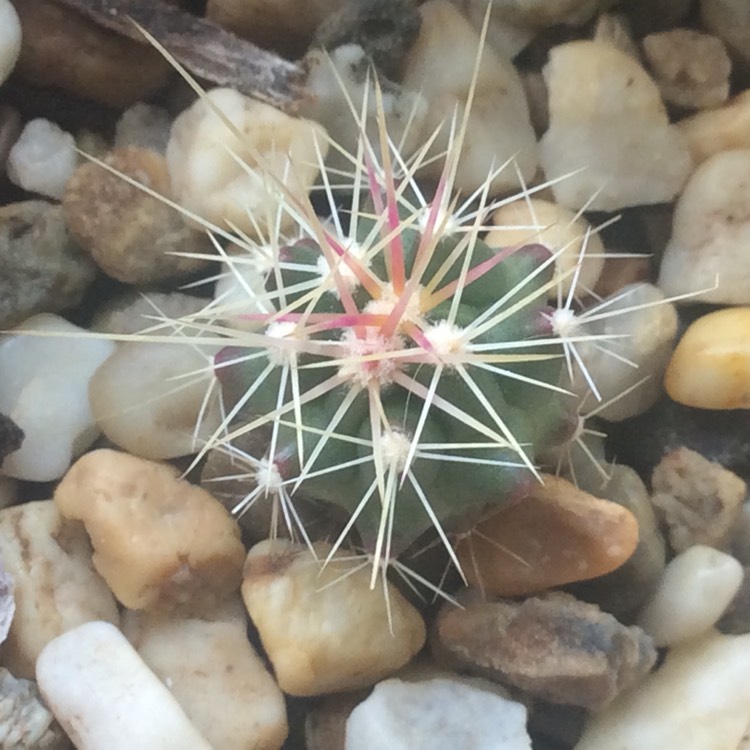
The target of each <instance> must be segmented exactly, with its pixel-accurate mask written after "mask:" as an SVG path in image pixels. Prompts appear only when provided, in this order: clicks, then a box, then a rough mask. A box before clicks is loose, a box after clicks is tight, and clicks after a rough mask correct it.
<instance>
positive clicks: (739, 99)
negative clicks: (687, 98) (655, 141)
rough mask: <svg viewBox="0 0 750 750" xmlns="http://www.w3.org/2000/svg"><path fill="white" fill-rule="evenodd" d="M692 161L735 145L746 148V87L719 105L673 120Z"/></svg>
mask: <svg viewBox="0 0 750 750" xmlns="http://www.w3.org/2000/svg"><path fill="white" fill-rule="evenodd" d="M677 127H678V128H679V129H680V132H681V133H682V135H683V136H684V138H685V142H686V143H687V146H688V149H689V150H690V154H691V156H692V157H693V161H694V162H695V164H696V165H697V164H700V163H701V162H704V161H705V160H706V159H708V157H709V156H713V155H714V154H718V153H719V152H721V151H731V150H732V149H736V148H750V89H749V90H746V91H743V92H742V93H740V94H738V95H737V96H735V97H734V99H731V100H730V101H729V102H727V104H725V105H724V106H723V107H719V108H717V109H707V110H705V111H703V112H698V113H697V114H695V115H693V116H692V117H688V118H686V119H684V120H681V121H680V122H679V123H677Z"/></svg>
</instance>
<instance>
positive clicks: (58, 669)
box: [36, 622, 211, 750]
mask: <svg viewBox="0 0 750 750" xmlns="http://www.w3.org/2000/svg"><path fill="white" fill-rule="evenodd" d="M36 679H37V682H38V683H39V689H40V691H41V693H42V695H43V696H44V699H45V702H46V703H47V705H48V706H49V708H50V709H51V710H52V713H54V715H55V718H56V719H57V720H58V721H59V722H60V724H61V725H62V727H63V729H64V730H65V732H66V733H67V734H68V736H69V737H70V738H71V740H72V741H73V744H74V745H75V746H76V748H77V750H132V748H138V750H187V748H189V749H190V750H211V746H210V745H209V744H208V742H206V740H205V739H204V738H203V737H202V736H201V735H200V734H199V733H198V731H197V730H196V729H195V727H194V726H193V725H192V724H191V723H190V722H189V721H188V718H187V717H186V716H185V714H184V713H183V711H182V709H181V708H180V706H179V705H178V703H177V701H176V700H175V699H174V698H173V697H172V695H171V693H170V692H169V690H167V688H166V687H165V686H164V685H163V684H162V683H161V681H160V680H159V678H158V677H157V676H156V675H155V674H154V673H153V672H151V671H150V670H149V669H148V667H147V666H146V665H145V664H144V663H143V660H142V659H141V658H140V656H138V654H137V653H136V651H135V649H134V648H133V647H132V646H131V645H130V644H129V643H128V641H127V640H126V639H125V636H123V635H122V633H120V631H119V630H118V629H117V628H116V627H115V626H114V625H111V624H110V623H108V622H89V623H86V624H85V625H81V626H79V627H77V628H75V629H73V630H69V631H68V632H67V633H64V634H63V635H61V636H59V637H57V638H55V639H54V640H53V641H50V643H48V644H47V646H46V647H45V649H44V650H43V651H42V653H41V654H40V655H39V659H38V660H37V665H36Z"/></svg>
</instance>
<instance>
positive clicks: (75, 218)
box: [63, 147, 213, 284]
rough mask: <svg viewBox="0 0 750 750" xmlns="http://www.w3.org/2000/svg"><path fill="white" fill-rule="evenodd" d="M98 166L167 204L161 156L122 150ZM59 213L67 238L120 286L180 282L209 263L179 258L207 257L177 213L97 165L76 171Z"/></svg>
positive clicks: (201, 239) (208, 249) (204, 241)
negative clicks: (169, 281) (103, 165)
mask: <svg viewBox="0 0 750 750" xmlns="http://www.w3.org/2000/svg"><path fill="white" fill-rule="evenodd" d="M104 162H105V163H106V164H107V165H109V166H110V167H111V168H112V169H115V170H117V171H118V172H121V173H123V174H124V175H126V176H127V177H130V178H132V179H134V180H136V182H138V183H139V184H141V185H144V186H145V187H147V188H150V189H151V190H154V191H155V192H157V193H158V194H160V195H163V196H165V197H166V198H171V188H170V178H169V172H168V170H167V161H166V159H165V157H164V156H162V155H161V154H157V153H156V152H155V151H148V150H146V149H139V148H135V147H128V148H125V149H121V150H115V151H112V152H111V153H110V154H109V156H107V157H106V158H105V159H104ZM63 209H64V211H65V219H66V221H67V224H68V227H69V229H70V233H71V234H72V235H73V237H75V239H76V240H77V241H78V242H79V243H80V244H81V246H82V247H83V248H85V250H86V251H87V252H88V253H90V254H91V257H92V258H93V259H94V261H95V262H96V264H97V265H98V266H99V267H100V268H101V269H102V270H103V271H104V273H106V274H107V275H109V276H111V277H112V278H114V279H117V280H118V281H122V282H124V283H126V284H156V283H158V282H161V281H165V280H171V279H179V278H183V277H185V276H187V275H189V274H191V273H195V272H196V271H200V270H201V269H203V268H205V267H206V266H207V265H208V262H209V261H207V260H206V259H205V258H199V257H184V256H183V255H182V253H186V254H193V255H196V254H201V253H202V254H204V255H205V254H211V253H212V252H213V247H212V245H211V242H210V240H209V239H208V238H207V237H206V235H205V234H204V233H202V232H198V231H196V230H194V229H192V228H190V227H188V226H187V225H186V224H185V222H184V221H183V219H182V217H181V216H180V214H179V212H178V211H176V210H175V209H174V208H172V207H170V206H168V205H166V204H165V203H164V202H163V201H160V200H158V199H157V198H154V197H152V196H151V195H148V194H146V193H145V192H144V191H143V190H140V189H139V188H137V187H135V186H134V185H130V184H128V183H127V182H126V181H125V180H123V179H122V178H121V177H119V176H118V175H115V174H111V173H110V172H108V171H106V170H105V169H103V168H102V167H101V166H99V165H98V164H93V163H88V164H82V165H81V166H80V167H78V169H76V171H75V173H74V174H73V176H72V177H71V179H70V181H69V182H68V185H67V188H66V190H65V195H64V197H63ZM175 253H180V255H176V254H175Z"/></svg>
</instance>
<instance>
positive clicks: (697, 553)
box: [638, 544, 744, 646]
mask: <svg viewBox="0 0 750 750" xmlns="http://www.w3.org/2000/svg"><path fill="white" fill-rule="evenodd" d="M743 576H744V571H743V569H742V566H741V565H740V563H739V562H738V561H737V560H735V558H734V557H732V556H731V555H727V554H726V553H724V552H719V551H718V550H715V549H712V548H711V547H706V546H704V545H701V544H696V545H695V546H693V547H688V548H687V549H686V550H685V551H684V552H681V553H680V554H679V555H677V556H676V557H675V558H674V559H672V560H671V561H670V563H669V565H667V567H666V569H665V571H664V575H663V577H662V579H661V582H660V583H659V587H658V589H657V590H656V591H655V592H654V595H653V596H652V597H651V599H650V600H649V602H648V603H647V604H646V606H645V607H644V608H643V609H642V610H641V611H640V613H639V614H638V625H640V627H642V628H643V629H644V630H645V631H646V632H647V633H648V634H649V635H650V636H651V637H652V638H653V640H654V643H655V644H656V645H657V646H674V645H675V644H676V643H683V642H685V641H689V640H690V639H693V638H697V637H698V636H701V635H704V634H705V633H707V632H708V631H709V630H710V629H711V628H712V627H713V626H714V625H715V624H716V623H717V621H718V620H719V618H720V617H721V616H722V614H723V613H724V610H725V609H726V608H727V607H728V606H729V603H730V602H731V601H732V599H733V598H734V596H735V595H736V594H737V592H738V591H739V588H740V585H741V584H742V579H743Z"/></svg>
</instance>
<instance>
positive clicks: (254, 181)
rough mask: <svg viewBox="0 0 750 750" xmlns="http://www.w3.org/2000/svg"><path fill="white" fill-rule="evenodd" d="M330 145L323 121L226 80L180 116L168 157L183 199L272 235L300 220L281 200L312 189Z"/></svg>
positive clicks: (202, 211) (212, 217) (218, 220)
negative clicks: (276, 104)
mask: <svg viewBox="0 0 750 750" xmlns="http://www.w3.org/2000/svg"><path fill="white" fill-rule="evenodd" d="M217 112H220V113H221V117H217ZM227 123H231V125H228V124H227ZM327 152H328V141H327V136H326V131H325V130H324V128H323V127H322V126H321V125H319V124H318V123H316V122H313V121H312V120H305V119H301V118H298V117H290V116H289V115H287V114H285V113H284V112H282V111H280V110H278V109H276V108H274V107H271V106H270V105H268V104H264V103H263V102H259V101H257V100H255V99H251V98H250V97H248V96H244V95H243V94H240V93H239V92H237V91H234V90H233V89H227V88H219V89H212V90H211V91H209V92H207V93H206V95H205V96H204V97H202V98H200V99H198V100H197V101H196V102H195V103H194V104H193V105H192V106H190V107H189V108H188V109H186V110H185V111H184V112H182V113H181V114H180V115H179V116H178V117H177V119H176V120H175V121H174V123H173V124H172V130H171V133H170V137H169V143H168V144H167V153H166V158H167V164H168V166H169V175H170V178H171V180H172V188H173V191H174V196H175V199H176V200H177V202H178V203H179V204H180V205H181V206H183V207H184V208H185V209H186V210H188V211H191V212H193V213H195V214H197V215H198V216H200V217H202V218H203V219H207V220H208V221H210V222H213V223H214V224H218V225H219V226H225V225H226V223H230V224H232V228H233V229H235V228H236V229H238V230H239V231H242V232H246V233H247V234H249V235H250V236H251V237H253V238H259V237H263V238H267V237H269V233H278V232H281V233H283V232H285V231H287V230H291V229H292V228H293V227H294V216H293V212H291V211H280V210H279V205H280V204H281V203H289V202H290V201H291V202H294V200H295V198H294V197H293V196H300V195H303V194H304V195H306V194H307V193H308V192H309V190H310V188H311V186H312V184H313V183H314V182H315V180H316V178H317V176H318V172H319V164H320V163H322V162H323V160H324V159H325V157H326V154H327ZM196 223H198V222H197V221H196ZM277 224H278V226H277ZM274 236H275V234H274Z"/></svg>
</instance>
